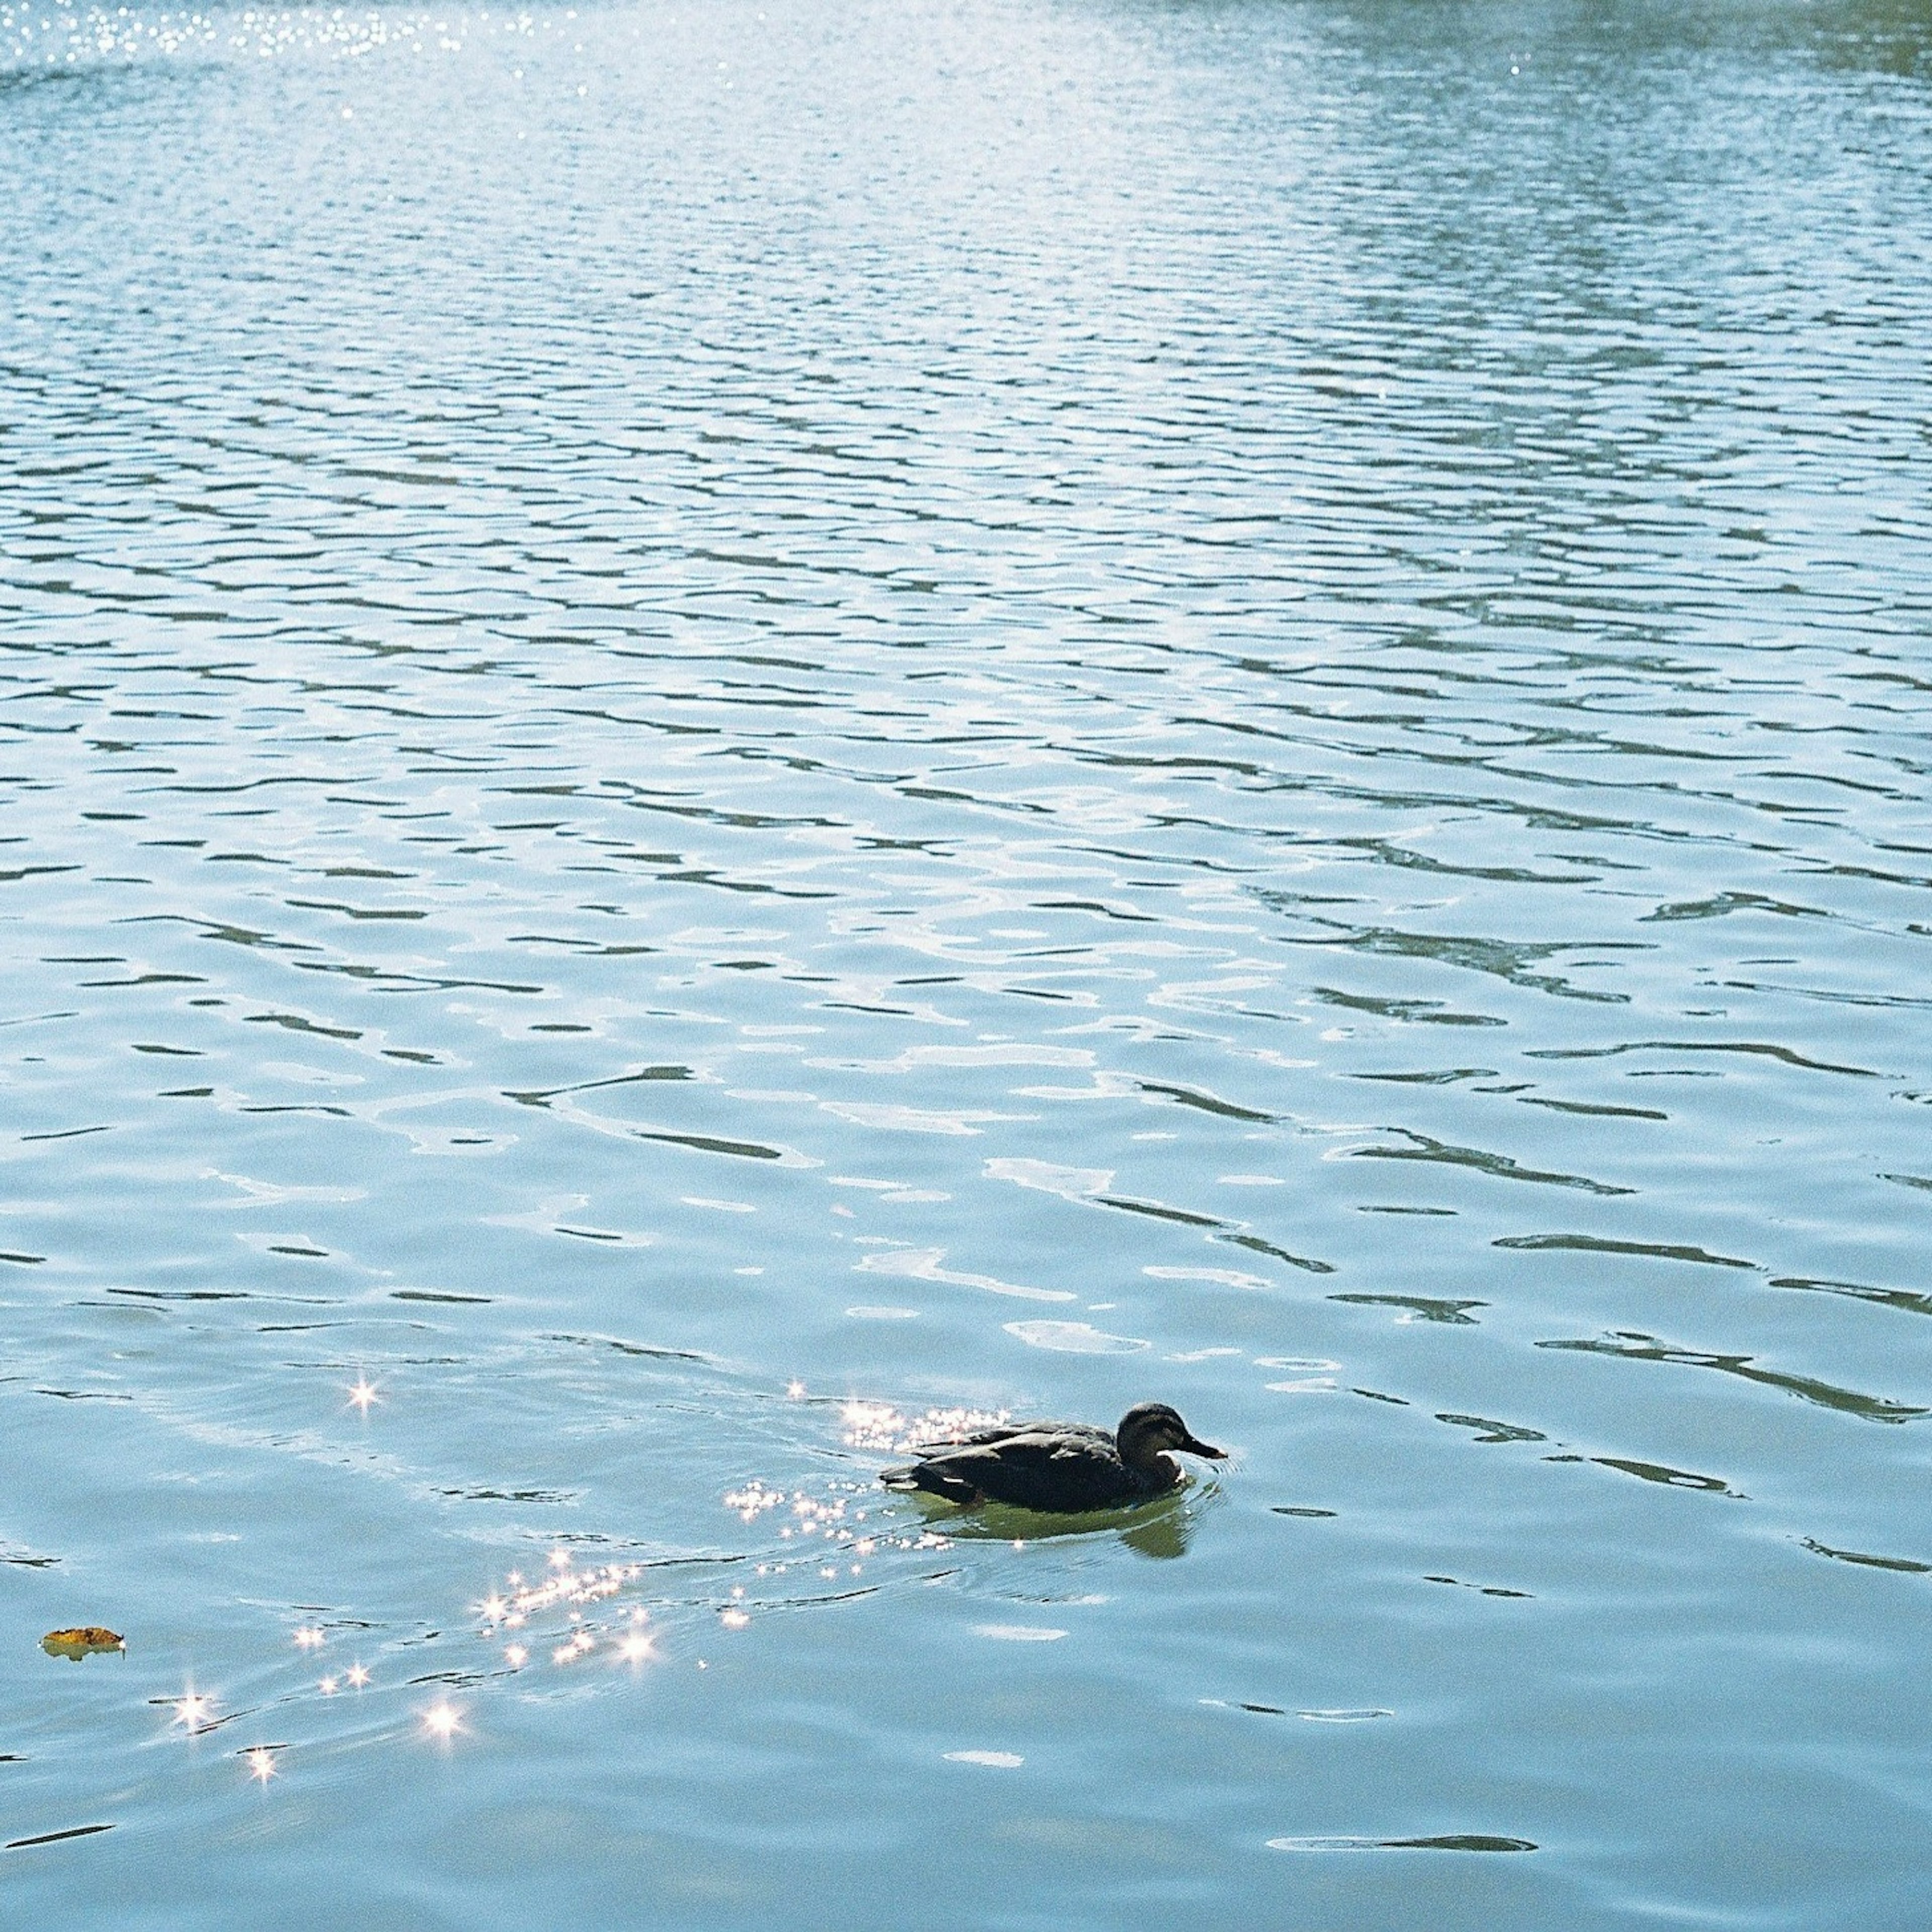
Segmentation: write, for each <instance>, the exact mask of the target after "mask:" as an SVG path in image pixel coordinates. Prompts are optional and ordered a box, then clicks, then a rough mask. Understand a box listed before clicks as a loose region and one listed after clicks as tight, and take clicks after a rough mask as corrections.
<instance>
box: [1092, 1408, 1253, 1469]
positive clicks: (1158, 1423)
mask: <svg viewBox="0 0 1932 1932" xmlns="http://www.w3.org/2000/svg"><path fill="white" fill-rule="evenodd" d="M1114 1442H1115V1445H1116V1447H1118V1449H1119V1450H1120V1452H1121V1461H1122V1462H1123V1463H1126V1464H1127V1467H1128V1468H1129V1469H1146V1468H1147V1467H1148V1466H1149V1465H1150V1464H1151V1463H1152V1462H1153V1461H1154V1458H1155V1457H1157V1456H1159V1455H1160V1454H1161V1453H1162V1452H1163V1451H1164V1450H1169V1449H1178V1450H1181V1451H1184V1452H1185V1453H1186V1454H1188V1455H1190V1456H1205V1457H1208V1458H1209V1460H1211V1461H1213V1462H1216V1463H1219V1462H1222V1461H1224V1460H1226V1457H1227V1454H1228V1452H1227V1451H1226V1450H1225V1449H1217V1448H1214V1446H1213V1445H1211V1444H1210V1443H1206V1442H1202V1441H1201V1440H1200V1439H1199V1438H1198V1437H1197V1436H1196V1435H1195V1433H1194V1432H1193V1430H1191V1429H1190V1428H1189V1427H1188V1426H1187V1424H1186V1423H1184V1422H1183V1421H1181V1412H1180V1411H1179V1410H1178V1409H1171V1408H1169V1406H1168V1405H1167V1404H1166V1403H1164V1402H1137V1403H1135V1404H1134V1406H1133V1408H1132V1409H1129V1410H1128V1411H1127V1414H1126V1415H1124V1416H1122V1417H1121V1426H1120V1427H1119V1428H1118V1429H1117V1430H1115V1432H1114Z"/></svg>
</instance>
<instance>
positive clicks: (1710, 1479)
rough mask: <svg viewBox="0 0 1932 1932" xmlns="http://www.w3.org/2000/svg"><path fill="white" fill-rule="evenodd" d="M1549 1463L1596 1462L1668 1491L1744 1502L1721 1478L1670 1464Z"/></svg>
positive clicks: (1612, 1460)
mask: <svg viewBox="0 0 1932 1932" xmlns="http://www.w3.org/2000/svg"><path fill="white" fill-rule="evenodd" d="M1543 1460H1544V1461H1545V1462H1546V1463H1595V1464H1596V1465H1597V1466H1598V1467H1599V1468H1600V1469H1618V1470H1621V1471H1622V1472H1623V1474H1624V1475H1626V1476H1634V1477H1636V1478H1637V1480H1638V1481H1640V1482H1643V1483H1658V1484H1661V1485H1662V1486H1663V1487H1664V1488H1666V1489H1671V1490H1703V1491H1704V1492H1705V1493H1706V1494H1708V1495H1711V1496H1730V1497H1731V1498H1733V1499H1735V1500H1736V1501H1738V1502H1742V1501H1743V1500H1744V1498H1743V1496H1742V1493H1740V1492H1739V1491H1738V1490H1734V1489H1733V1488H1732V1487H1731V1486H1730V1484H1728V1483H1727V1482H1726V1481H1724V1478H1722V1477H1721V1476H1700V1475H1698V1474H1697V1472H1695V1471H1694V1470H1691V1469H1673V1468H1671V1466H1670V1464H1669V1463H1646V1462H1643V1461H1642V1460H1639V1459H1638V1458H1637V1457H1630V1456H1570V1455H1562V1456H1546V1457H1544V1459H1543Z"/></svg>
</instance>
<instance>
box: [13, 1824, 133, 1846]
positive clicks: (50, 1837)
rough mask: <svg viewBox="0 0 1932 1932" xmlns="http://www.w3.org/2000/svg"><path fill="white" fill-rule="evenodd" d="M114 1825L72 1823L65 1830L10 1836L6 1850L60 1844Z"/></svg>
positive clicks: (110, 1829) (90, 1836)
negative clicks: (28, 1835) (19, 1836)
mask: <svg viewBox="0 0 1932 1932" xmlns="http://www.w3.org/2000/svg"><path fill="white" fill-rule="evenodd" d="M113 1829H114V1827H113V1826H112V1825H71V1826H68V1829H66V1830H65V1831H64V1832H37V1833H36V1834H35V1835H34V1836H33V1837H32V1838H10V1839H8V1840H7V1843H6V1845H5V1847H4V1849H6V1850H7V1851H10V1852H23V1851H25V1850H26V1849H27V1848H28V1846H31V1845H58V1844H59V1843H62V1841H63V1840H65V1839H68V1838H92V1837H94V1836H95V1834H96V1833H98V1832H111V1831H113Z"/></svg>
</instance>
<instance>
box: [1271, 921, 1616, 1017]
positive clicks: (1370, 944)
mask: <svg viewBox="0 0 1932 1932" xmlns="http://www.w3.org/2000/svg"><path fill="white" fill-rule="evenodd" d="M1314 922H1315V923H1316V925H1318V926H1325V927H1327V928H1328V932H1325V934H1322V935H1319V936H1314V937H1311V938H1306V939H1302V938H1296V939H1292V940H1289V941H1286V943H1287V944H1291V945H1298V946H1322V947H1332V946H1341V947H1346V948H1347V949H1348V950H1350V951H1352V952H1356V953H1373V954H1380V955H1382V956H1386V957H1388V958H1392V959H1423V960H1427V961H1430V962H1432V963H1433V964H1435V965H1442V966H1458V967H1462V968H1465V969H1466V970H1467V971H1471V972H1475V973H1484V974H1489V975H1490V976H1491V977H1493V978H1496V979H1499V980H1505V981H1507V982H1508V983H1509V984H1510V985H1511V986H1524V987H1528V988H1529V989H1532V990H1533V991H1535V992H1540V993H1551V994H1554V995H1556V997H1557V998H1559V999H1566V1000H1585V1001H1590V1002H1592V1003H1593V1004H1598V1005H1604V1006H1623V1005H1627V1004H1628V1003H1629V1000H1630V997H1631V996H1630V995H1628V993H1615V992H1613V993H1605V992H1598V991H1597V990H1596V989H1595V988H1593V987H1588V986H1577V984H1576V983H1574V981H1572V980H1567V979H1565V977H1563V976H1562V974H1556V973H1544V972H1539V971H1535V970H1533V969H1534V968H1538V967H1540V966H1541V965H1543V964H1544V962H1547V961H1549V960H1552V959H1562V958H1563V957H1564V956H1566V955H1571V954H1575V953H1595V952H1603V951H1611V952H1628V953H1643V952H1648V951H1650V950H1653V949H1652V948H1650V947H1646V946H1643V945H1641V944H1638V943H1637V942H1636V941H1616V942H1613V943H1611V944H1608V945H1606V944H1604V942H1602V941H1583V940H1553V941H1511V940H1505V939H1488V938H1480V937H1478V936H1476V935H1472V934H1465V933H1424V932H1403V931H1401V930H1400V929H1397V928H1395V927H1392V926H1366V927H1353V928H1351V927H1349V926H1345V925H1343V923H1342V922H1340V921H1339V920H1334V919H1322V918H1319V917H1317V918H1316V919H1315V921H1314Z"/></svg>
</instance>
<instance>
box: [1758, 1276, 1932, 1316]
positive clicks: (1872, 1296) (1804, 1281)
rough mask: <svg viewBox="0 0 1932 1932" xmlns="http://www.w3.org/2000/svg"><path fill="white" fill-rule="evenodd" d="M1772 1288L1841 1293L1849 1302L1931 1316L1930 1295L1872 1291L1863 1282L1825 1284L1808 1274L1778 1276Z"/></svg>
mask: <svg viewBox="0 0 1932 1932" xmlns="http://www.w3.org/2000/svg"><path fill="white" fill-rule="evenodd" d="M1771 1285H1772V1287H1773V1288H1799V1289H1811V1290H1812V1291H1814V1292H1816V1293H1818V1294H1821V1295H1843V1296H1845V1297H1846V1298H1848V1299H1849V1300H1851V1301H1870V1302H1873V1303H1876V1304H1877V1306H1879V1307H1881V1308H1896V1309H1899V1310H1902V1311H1903V1313H1906V1314H1908V1315H1932V1295H1921V1294H1917V1293H1915V1292H1913V1291H1912V1290H1911V1289H1903V1288H1872V1287H1868V1286H1867V1285H1866V1284H1865V1283H1863V1282H1856V1281H1826V1280H1819V1279H1817V1278H1816V1277H1812V1276H1810V1275H1802V1274H1781V1275H1775V1276H1774V1277H1772V1283H1771Z"/></svg>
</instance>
